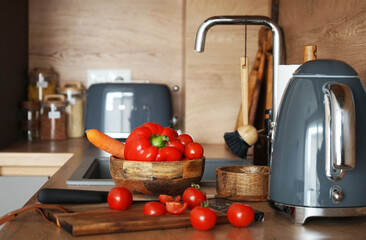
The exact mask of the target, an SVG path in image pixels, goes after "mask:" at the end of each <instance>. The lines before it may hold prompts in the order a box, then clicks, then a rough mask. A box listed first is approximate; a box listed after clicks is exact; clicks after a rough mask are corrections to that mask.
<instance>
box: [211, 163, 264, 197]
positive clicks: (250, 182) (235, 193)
mask: <svg viewBox="0 0 366 240" xmlns="http://www.w3.org/2000/svg"><path fill="white" fill-rule="evenodd" d="M268 179H269V167H267V166H254V165H248V166H224V167H218V168H216V191H217V194H218V195H219V196H220V197H223V198H227V199H229V200H233V201H263V200H267V198H268Z"/></svg>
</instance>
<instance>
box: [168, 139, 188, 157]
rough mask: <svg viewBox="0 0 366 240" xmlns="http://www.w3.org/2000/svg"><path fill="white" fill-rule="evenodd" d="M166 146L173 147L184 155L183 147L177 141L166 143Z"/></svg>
mask: <svg viewBox="0 0 366 240" xmlns="http://www.w3.org/2000/svg"><path fill="white" fill-rule="evenodd" d="M168 146H171V147H175V148H176V149H178V150H179V151H180V152H181V153H182V154H183V153H184V145H183V143H181V142H179V141H171V142H169V143H168Z"/></svg>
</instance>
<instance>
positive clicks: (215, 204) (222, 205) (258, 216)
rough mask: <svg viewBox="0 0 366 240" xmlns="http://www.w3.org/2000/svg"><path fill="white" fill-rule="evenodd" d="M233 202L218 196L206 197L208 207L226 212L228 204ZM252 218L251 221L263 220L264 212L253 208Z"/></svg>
mask: <svg viewBox="0 0 366 240" xmlns="http://www.w3.org/2000/svg"><path fill="white" fill-rule="evenodd" d="M232 203H234V202H233V201H230V200H227V199H224V198H220V197H215V198H211V199H208V207H209V208H212V209H214V210H217V211H221V212H224V213H227V210H228V208H229V206H230V205H231V204H232ZM253 210H254V219H253V222H261V221H264V212H262V211H260V210H257V209H254V208H253Z"/></svg>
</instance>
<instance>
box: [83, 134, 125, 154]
mask: <svg viewBox="0 0 366 240" xmlns="http://www.w3.org/2000/svg"><path fill="white" fill-rule="evenodd" d="M86 137H87V138H88V140H89V141H90V142H91V143H92V144H93V145H94V146H96V147H97V148H99V149H101V150H103V151H105V152H107V153H110V154H112V155H113V156H115V157H117V158H120V159H124V151H125V144H124V143H122V142H120V141H118V140H117V139H114V138H112V137H110V136H108V135H107V134H105V133H102V132H101V131H99V130H97V129H89V130H87V131H86Z"/></svg>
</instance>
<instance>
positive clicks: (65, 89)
mask: <svg viewBox="0 0 366 240" xmlns="http://www.w3.org/2000/svg"><path fill="white" fill-rule="evenodd" d="M84 91H85V88H84V86H83V85H82V84H81V82H77V81H64V82H62V83H60V87H59V88H57V92H58V93H62V94H68V93H71V94H80V93H82V92H84Z"/></svg>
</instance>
